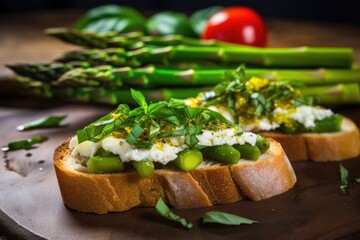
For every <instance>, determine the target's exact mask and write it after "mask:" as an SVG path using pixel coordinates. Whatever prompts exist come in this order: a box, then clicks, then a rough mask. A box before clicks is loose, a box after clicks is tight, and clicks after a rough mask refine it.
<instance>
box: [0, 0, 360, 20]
mask: <svg viewBox="0 0 360 240" xmlns="http://www.w3.org/2000/svg"><path fill="white" fill-rule="evenodd" d="M108 3H115V4H119V5H129V6H132V7H135V8H137V9H139V10H151V11H161V10H175V11H184V12H187V13H191V12H193V11H195V10H198V9H201V8H205V7H209V6H213V5H221V6H232V5H243V6H249V7H252V8H254V9H255V10H257V11H258V12H259V13H260V14H261V15H263V16H264V17H271V18H287V19H299V20H310V21H311V20H316V21H327V22H337V23H347V24H352V25H360V1H359V0H242V1H234V0H232V1H231V0H223V1H215V0H133V1H106V0H0V14H3V13H9V12H10V13H11V12H26V11H38V10H47V9H71V8H72V9H74V8H75V9H84V10H86V9H89V8H92V7H95V6H99V5H102V4H108Z"/></svg>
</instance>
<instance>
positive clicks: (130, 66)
mask: <svg viewBox="0 0 360 240" xmlns="http://www.w3.org/2000/svg"><path fill="white" fill-rule="evenodd" d="M47 33H48V34H49V35H51V36H54V37H57V38H59V39H61V40H64V41H66V42H70V43H73V44H78V45H81V46H85V47H88V48H87V49H84V50H79V51H75V52H69V53H65V54H64V55H63V56H61V57H60V58H58V59H57V60H55V61H54V62H52V63H48V64H15V65H9V67H10V68H11V69H12V70H13V71H14V72H15V73H17V74H18V75H19V76H18V77H15V78H14V80H15V81H17V82H18V83H20V84H21V85H22V86H23V87H25V88H26V89H28V90H30V91H31V93H33V94H37V95H42V96H47V97H66V98H72V99H80V100H85V101H96V102H106V103H111V104H117V103H118V102H122V103H124V102H129V101H132V99H131V97H130V94H129V91H128V89H129V87H134V86H136V88H137V89H139V90H141V91H142V92H143V93H144V95H146V96H147V98H148V99H150V100H163V99H168V98H170V97H175V98H187V97H191V96H194V95H196V93H198V92H199V91H201V90H203V89H204V88H206V87H208V86H212V85H214V84H217V83H219V82H220V81H223V80H224V77H225V78H226V74H225V75H224V73H227V74H231V71H235V68H236V66H238V65H239V64H246V65H247V71H246V75H247V76H248V77H251V76H257V77H263V78H268V79H271V80H285V81H291V82H294V83H296V84H300V85H301V88H302V90H303V91H304V93H305V94H309V95H316V96H317V97H318V99H319V102H320V103H322V104H349V103H350V104H353V103H355V104H358V103H360V90H359V82H360V70H359V69H356V68H354V67H353V50H352V49H351V48H312V47H303V48H297V49H286V48H265V49H264V48H256V47H249V46H239V45H234V44H229V43H223V42H220V41H215V40H206V41H203V40H199V39H192V38H186V37H183V36H165V37H152V36H143V35H142V34H141V33H128V34H122V35H119V34H115V33H106V34H96V33H90V32H82V31H79V30H73V29H50V30H48V31H47Z"/></svg>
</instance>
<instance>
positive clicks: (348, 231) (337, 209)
mask: <svg viewBox="0 0 360 240" xmlns="http://www.w3.org/2000/svg"><path fill="white" fill-rule="evenodd" d="M111 109H112V107H109V106H103V105H85V104H70V103H67V104H66V103H61V102H57V101H49V100H36V99H19V98H17V99H15V98H7V99H0V123H1V127H0V145H4V144H6V143H7V142H9V141H13V140H18V139H24V138H28V137H31V136H34V135H38V134H41V135H45V136H48V137H49V140H48V141H47V142H45V143H43V144H41V145H39V147H38V148H36V149H31V150H27V151H25V150H21V151H16V152H11V153H9V154H7V156H2V157H1V160H0V162H1V164H0V179H1V181H0V210H1V211H0V233H1V234H0V238H1V236H6V237H8V238H25V239H29V238H34V239H37V238H45V239H170V238H171V239H184V238H186V239H188V238H192V239H218V238H221V239H239V238H246V239H275V238H276V239H318V238H320V239H337V238H343V239H352V238H358V239H359V237H360V204H359V203H360V185H358V184H351V186H350V189H349V195H342V194H341V191H340V188H339V186H340V180H339V163H338V162H336V163H312V162H298V163H294V164H293V166H294V169H295V172H296V174H297V178H298V182H297V184H296V185H295V187H294V188H293V189H291V190H290V191H288V192H286V193H284V194H281V195H279V196H276V197H273V198H270V199H267V200H263V201H259V202H253V201H249V200H245V201H242V202H238V203H233V204H227V205H218V206H214V207H210V208H200V209H184V210H178V209H174V212H175V213H177V214H178V215H181V216H183V217H185V218H187V219H188V220H189V221H191V222H192V223H193V224H194V227H193V228H192V229H190V230H186V229H183V228H181V227H179V226H178V225H176V224H174V223H172V222H169V221H167V220H166V219H164V218H162V217H160V216H159V215H158V214H157V213H156V211H155V209H154V208H138V209H132V210H129V211H126V212H123V213H110V214H105V215H95V214H84V213H78V212H75V211H73V210H70V209H68V208H67V207H65V206H64V204H63V202H62V199H61V195H60V191H59V188H58V185H57V179H56V176H55V172H54V167H53V163H52V154H53V151H54V149H55V147H56V146H57V145H59V144H60V143H61V142H63V141H65V140H66V139H67V138H69V137H71V136H72V135H73V134H74V133H75V131H76V130H77V129H80V128H82V127H84V126H85V125H86V124H88V123H90V122H91V121H93V120H95V119H97V118H98V117H100V116H101V115H103V114H105V113H107V112H109V111H110V110H111ZM359 111H360V110H359V109H357V108H356V107H353V108H352V107H349V108H346V109H343V113H345V114H347V115H348V116H349V117H352V118H353V119H354V120H355V121H356V122H357V124H359V115H360V112H359ZM55 114H66V115H67V116H68V117H67V118H66V120H65V121H64V125H65V126H63V127H61V128H53V129H44V130H34V131H31V132H25V133H23V132H22V133H19V132H17V131H16V129H15V128H16V126H17V125H19V124H22V123H25V122H28V121H31V120H34V119H38V118H40V117H45V116H49V115H55ZM349 114H350V115H349ZM10 163H12V164H15V167H14V165H12V166H13V168H15V169H17V172H16V171H11V170H9V169H10V168H11V167H9V164H10ZM16 164H17V165H16ZM342 164H343V165H344V166H345V167H346V168H347V169H348V170H349V174H350V175H349V180H350V181H353V180H354V179H355V178H357V177H360V158H357V159H352V160H347V161H344V162H342ZM210 210H218V211H224V212H228V213H233V214H238V215H240V216H243V217H246V218H250V219H254V220H257V221H259V223H258V224H254V225H241V226H222V225H215V224H208V225H205V224H203V223H202V222H201V219H202V216H203V215H204V213H205V212H207V211H210Z"/></svg>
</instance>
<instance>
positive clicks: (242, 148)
mask: <svg viewBox="0 0 360 240" xmlns="http://www.w3.org/2000/svg"><path fill="white" fill-rule="evenodd" d="M234 148H235V149H236V150H238V151H239V152H240V154H241V157H242V158H245V159H250V160H257V159H258V158H259V156H260V155H261V151H260V149H259V148H258V147H257V146H256V145H255V146H252V145H250V144H249V143H245V144H242V145H240V144H235V145H234Z"/></svg>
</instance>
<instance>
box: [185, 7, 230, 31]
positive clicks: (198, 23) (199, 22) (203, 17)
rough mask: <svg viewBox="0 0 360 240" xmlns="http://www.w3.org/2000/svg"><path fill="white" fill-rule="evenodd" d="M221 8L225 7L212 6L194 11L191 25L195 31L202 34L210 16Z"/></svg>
mask: <svg viewBox="0 0 360 240" xmlns="http://www.w3.org/2000/svg"><path fill="white" fill-rule="evenodd" d="M221 9H223V7H221V6H212V7H208V8H205V9H201V10H198V11H196V12H194V13H193V14H192V15H191V17H190V25H191V27H192V29H193V30H194V32H195V33H196V34H197V35H198V36H201V35H202V33H203V32H204V29H205V26H206V23H207V21H208V20H209V18H210V17H211V16H212V15H214V14H215V13H217V12H218V11H220V10H221Z"/></svg>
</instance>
